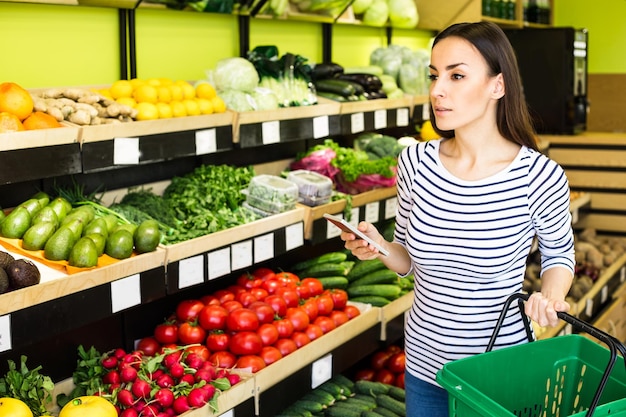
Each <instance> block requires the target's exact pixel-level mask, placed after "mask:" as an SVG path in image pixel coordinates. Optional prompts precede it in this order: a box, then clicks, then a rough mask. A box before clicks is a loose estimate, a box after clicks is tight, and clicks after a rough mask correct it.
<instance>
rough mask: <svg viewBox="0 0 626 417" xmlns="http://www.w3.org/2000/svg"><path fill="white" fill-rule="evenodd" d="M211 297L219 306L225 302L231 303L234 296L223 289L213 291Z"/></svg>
mask: <svg viewBox="0 0 626 417" xmlns="http://www.w3.org/2000/svg"><path fill="white" fill-rule="evenodd" d="M213 295H214V296H215V297H217V299H218V300H219V302H220V303H221V304H224V303H225V302H226V301H231V300H234V299H235V294H234V293H233V292H232V291H228V290H224V289H221V290H217V291H215V292H214V293H213Z"/></svg>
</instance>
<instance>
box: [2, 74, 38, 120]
mask: <svg viewBox="0 0 626 417" xmlns="http://www.w3.org/2000/svg"><path fill="white" fill-rule="evenodd" d="M33 105H34V103H33V98H32V97H31V95H30V93H29V92H28V91H26V90H25V89H23V88H22V87H21V86H19V85H17V84H15V83H11V82H6V83H2V84H0V112H3V111H5V112H9V113H13V114H14V115H16V116H17V117H18V118H19V119H20V120H24V119H26V118H27V117H28V116H30V114H31V113H32V112H33Z"/></svg>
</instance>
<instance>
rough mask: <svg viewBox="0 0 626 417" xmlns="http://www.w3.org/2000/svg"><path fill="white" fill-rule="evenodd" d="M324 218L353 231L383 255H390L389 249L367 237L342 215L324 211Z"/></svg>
mask: <svg viewBox="0 0 626 417" xmlns="http://www.w3.org/2000/svg"><path fill="white" fill-rule="evenodd" d="M324 218H325V219H326V220H328V221H329V222H331V223H332V224H334V225H335V226H337V227H338V228H340V229H341V230H343V231H344V232H348V233H353V234H354V235H355V236H356V237H357V238H359V239H363V240H365V241H366V242H367V243H369V244H370V245H372V246H374V247H375V248H376V249H378V251H379V252H380V253H382V254H383V255H385V256H387V255H389V251H388V250H387V249H385V248H383V247H382V246H380V245H379V244H378V243H376V242H374V241H373V240H372V239H370V238H369V237H367V236H366V235H365V234H364V233H363V232H361V231H360V230H359V229H357V228H356V227H354V226H353V225H352V224H350V223H348V222H347V221H345V220H344V219H342V218H341V217H337V216H333V215H332V214H328V213H324Z"/></svg>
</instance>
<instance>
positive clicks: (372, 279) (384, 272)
mask: <svg viewBox="0 0 626 417" xmlns="http://www.w3.org/2000/svg"><path fill="white" fill-rule="evenodd" d="M397 282H398V274H396V273H395V272H393V271H392V270H391V269H387V268H385V269H379V270H376V271H374V272H370V273H369V274H367V275H365V276H362V277H361V278H359V279H357V280H355V281H352V282H351V283H350V286H355V287H358V286H360V285H372V284H393V283H397Z"/></svg>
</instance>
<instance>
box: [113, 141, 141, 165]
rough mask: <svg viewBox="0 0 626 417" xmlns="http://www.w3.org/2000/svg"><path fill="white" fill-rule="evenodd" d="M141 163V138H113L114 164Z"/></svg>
mask: <svg viewBox="0 0 626 417" xmlns="http://www.w3.org/2000/svg"><path fill="white" fill-rule="evenodd" d="M138 163H139V138H115V139H113V164H114V165H137V164H138Z"/></svg>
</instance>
